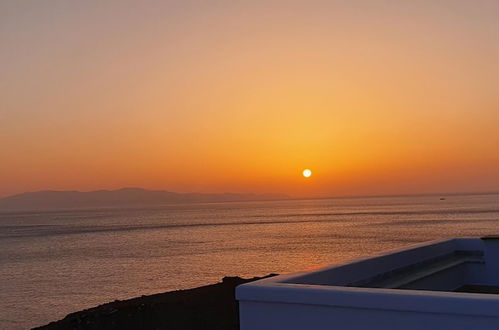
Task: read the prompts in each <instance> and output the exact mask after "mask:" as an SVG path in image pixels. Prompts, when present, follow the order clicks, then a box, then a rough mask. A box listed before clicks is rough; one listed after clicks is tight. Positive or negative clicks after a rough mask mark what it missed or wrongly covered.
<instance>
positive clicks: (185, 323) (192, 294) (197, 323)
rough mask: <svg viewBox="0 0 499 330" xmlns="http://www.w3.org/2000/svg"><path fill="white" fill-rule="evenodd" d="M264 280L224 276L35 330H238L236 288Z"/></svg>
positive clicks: (97, 309)
mask: <svg viewBox="0 0 499 330" xmlns="http://www.w3.org/2000/svg"><path fill="white" fill-rule="evenodd" d="M274 275H275V274H270V275H267V276H265V277H270V276H274ZM265 277H254V278H251V279H243V278H240V277H224V278H223V280H222V282H220V283H216V284H211V285H207V286H202V287H198V288H194V289H188V290H178V291H171V292H166V293H159V294H154V295H150V296H142V297H138V298H133V299H129V300H116V301H113V302H110V303H106V304H103V305H100V306H97V307H93V308H89V309H86V310H83V311H79V312H75V313H71V314H68V315H67V316H66V317H65V318H63V319H62V320H59V321H55V322H51V323H49V324H47V325H44V326H41V327H36V328H33V329H37V330H63V329H64V330H69V329H71V330H83V329H85V330H102V329H106V330H107V329H110V330H114V329H116V330H118V329H120V330H126V329H143V330H148V329H151V330H153V329H154V330H157V329H171V330H177V329H178V330H191V329H192V330H194V329H196V330H203V329H206V330H208V329H209V330H237V329H239V306H238V302H237V301H236V299H235V295H234V291H235V288H236V286H238V285H240V284H243V283H248V282H252V281H256V280H259V279H261V278H265Z"/></svg>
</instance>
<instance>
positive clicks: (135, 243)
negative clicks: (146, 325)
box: [0, 194, 499, 330]
mask: <svg viewBox="0 0 499 330" xmlns="http://www.w3.org/2000/svg"><path fill="white" fill-rule="evenodd" d="M485 235H499V195H498V194H486V195H485V194H484V195H439V196H436V195H433V196H409V197H407V196H406V197H367V198H334V199H313V200H285V201H263V202H227V203H203V204H178V205H165V206H161V207H148V208H121V209H85V210H59V211H43V212H42V211H38V212H34V211H33V212H16V213H14V212H10V213H0V329H9V330H10V329H12V330H16V329H28V328H30V327H34V326H40V325H43V324H46V323H48V322H50V321H55V320H58V319H61V318H63V317H64V316H65V315H67V314H68V313H71V312H75V311H78V310H82V309H85V308H89V307H93V306H96V305H99V304H102V303H106V302H110V301H114V300H116V299H120V300H122V299H128V298H132V297H137V296H141V295H149V294H154V293H160V292H166V291H171V290H178V289H186V288H192V287H197V286H202V285H206V284H210V283H215V282H218V281H220V280H221V279H222V278H223V277H224V276H242V277H253V276H262V275H266V274H269V273H279V274H282V273H289V272H296V271H302V270H311V269H315V268H320V267H323V266H326V265H332V264H339V263H343V262H346V261H349V260H352V259H355V258H359V257H367V256H371V255H374V254H378V253H380V252H382V251H387V250H392V249H397V248H402V247H408V246H411V245H413V244H416V243H420V242H425V241H431V240H441V239H446V238H452V237H480V236H485Z"/></svg>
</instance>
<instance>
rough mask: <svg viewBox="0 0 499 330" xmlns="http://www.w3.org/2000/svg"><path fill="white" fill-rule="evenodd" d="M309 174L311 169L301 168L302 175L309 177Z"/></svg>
mask: <svg viewBox="0 0 499 330" xmlns="http://www.w3.org/2000/svg"><path fill="white" fill-rule="evenodd" d="M311 175H312V171H311V170H309V169H308V168H306V169H304V170H303V176H304V177H306V178H310V176H311Z"/></svg>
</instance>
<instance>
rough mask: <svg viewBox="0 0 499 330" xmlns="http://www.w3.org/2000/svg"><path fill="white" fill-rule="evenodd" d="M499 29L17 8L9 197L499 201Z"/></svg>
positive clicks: (145, 9) (435, 19)
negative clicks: (455, 197) (129, 193)
mask: <svg viewBox="0 0 499 330" xmlns="http://www.w3.org/2000/svg"><path fill="white" fill-rule="evenodd" d="M497 17H499V2H497V1H459V0H457V1H444V0H442V1H352V2H349V1H337V2H335V1H284V0H280V1H261V2H260V1H245V2H242V1H241V2H239V1H145V2H141V1H106V2H103V1H79V2H76V1H73V2H69V1H48V2H45V1H26V2H20V1H3V2H1V3H0V45H1V46H0V47H1V48H2V49H1V51H0V68H1V76H2V79H1V81H0V160H1V161H0V196H5V195H9V194H13V193H19V192H24V191H33V190H42V189H76V190H91V189H101V188H105V189H112V188H120V187H125V186H138V187H144V188H153V189H166V190H172V191H181V192H191V191H196V192H226V191H230V192H256V193H265V192H276V193H286V194H289V195H291V196H296V197H298V196H338V195H366V194H400V193H403V194H407V193H426V192H470V191H494V190H495V191H497V190H499V152H497V149H498V146H499V129H498V128H499V62H498V60H497V59H498V58H499V20H498V19H497ZM304 168H311V169H312V171H313V176H312V177H311V178H310V179H304V178H303V177H302V176H301V171H302V170H303V169H304Z"/></svg>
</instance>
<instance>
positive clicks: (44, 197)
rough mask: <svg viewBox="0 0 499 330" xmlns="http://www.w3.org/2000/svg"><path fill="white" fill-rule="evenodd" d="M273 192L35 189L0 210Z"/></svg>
mask: <svg viewBox="0 0 499 330" xmlns="http://www.w3.org/2000/svg"><path fill="white" fill-rule="evenodd" d="M286 198H287V196H285V195H274V194H264V195H257V194H231V193H225V194H199V193H187V194H181V193H174V192H169V191H162V190H146V189H141V188H123V189H118V190H97V191H89V192H80V191H38V192H28V193H22V194H18V195H13V196H8V197H4V198H1V199H0V210H47V209H67V208H90V207H126V206H159V205H163V204H169V203H197V202H230V201H254V200H277V199H286Z"/></svg>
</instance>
